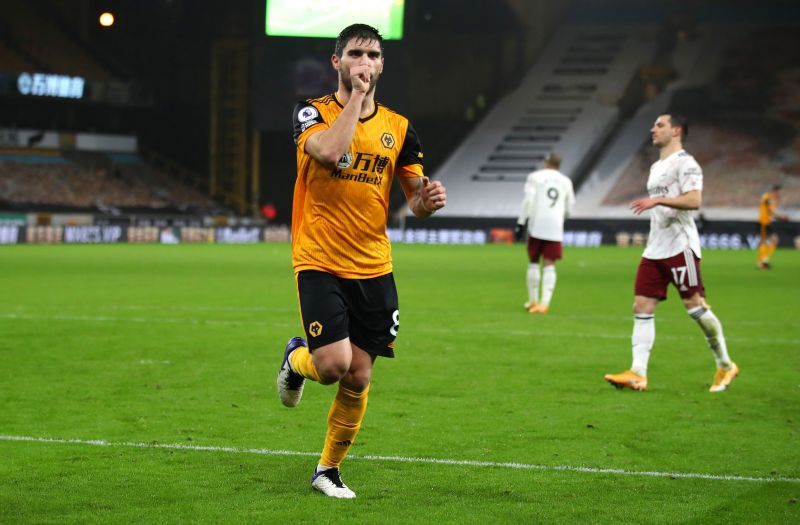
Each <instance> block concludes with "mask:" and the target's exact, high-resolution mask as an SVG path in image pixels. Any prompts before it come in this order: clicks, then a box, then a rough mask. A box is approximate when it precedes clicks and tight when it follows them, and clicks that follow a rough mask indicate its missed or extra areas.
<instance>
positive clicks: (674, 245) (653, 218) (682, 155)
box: [643, 150, 703, 259]
mask: <svg viewBox="0 0 800 525" xmlns="http://www.w3.org/2000/svg"><path fill="white" fill-rule="evenodd" d="M702 189H703V170H701V169H700V165H699V164H698V163H697V161H696V160H694V157H692V156H691V155H689V154H688V153H686V152H685V151H684V150H680V151H676V152H675V153H673V154H672V155H670V156H669V157H667V158H666V159H664V160H658V161H656V162H654V163H653V165H652V166H651V167H650V177H649V178H648V179H647V193H648V194H649V195H650V197H678V196H680V195H683V194H684V193H688V192H690V191H694V190H702ZM687 246H688V247H689V248H691V250H692V251H693V252H694V254H695V255H697V257H698V258H700V257H701V255H700V236H699V235H698V233H697V226H696V225H695V223H694V216H693V211H692V210H678V209H675V208H669V207H667V206H655V207H654V208H651V209H650V237H648V239H647V246H646V247H645V249H644V254H643V256H644V257H646V258H648V259H667V258H669V257H672V256H673V255H677V254H679V253H681V252H683V251H684V250H686V247H687Z"/></svg>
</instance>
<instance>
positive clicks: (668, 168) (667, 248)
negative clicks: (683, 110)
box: [605, 114, 739, 392]
mask: <svg viewBox="0 0 800 525" xmlns="http://www.w3.org/2000/svg"><path fill="white" fill-rule="evenodd" d="M650 134H651V136H652V140H653V145H654V146H657V147H658V148H659V150H660V154H659V160H658V161H656V162H655V163H653V165H652V166H651V167H650V178H649V179H648V180H647V193H648V194H649V195H650V196H649V197H647V198H645V199H637V200H635V201H633V202H631V204H630V207H631V209H632V210H633V213H634V214H636V215H639V214H641V213H642V212H644V211H646V210H650V236H649V237H648V239H647V246H646V247H645V250H644V254H643V255H642V260H641V262H640V263H639V270H638V271H637V273H636V285H635V292H634V294H635V297H634V303H633V336H632V338H631V342H632V346H633V364H632V365H631V368H630V370H626V371H625V372H622V373H620V374H606V376H605V380H606V381H608V382H609V383H611V384H612V385H613V386H615V387H617V388H630V389H632V390H639V391H642V390H646V389H647V362H648V360H649V359H650V350H651V349H652V348H653V342H654V341H655V336H656V330H655V311H656V306H657V305H658V302H659V301H663V300H665V299H666V298H667V287H668V285H669V284H670V283H672V284H673V285H674V286H675V288H677V289H678V293H679V294H680V296H681V299H682V300H683V304H684V306H685V307H686V312H687V313H688V314H689V316H691V318H692V319H694V320H695V321H696V322H697V324H698V325H699V326H700V328H701V329H702V330H703V333H704V334H705V336H706V341H708V346H709V347H710V348H711V351H712V352H713V354H714V358H715V360H716V362H717V372H716V374H715V375H714V380H713V382H712V384H711V388H710V389H709V390H710V391H711V392H722V391H723V390H725V389H727V388H728V386H729V385H730V383H731V381H733V379H734V378H735V377H736V376H737V375H738V374H739V367H737V366H736V363H734V362H733V361H731V359H730V357H729V356H728V349H727V346H726V344H725V336H724V335H723V333H722V325H721V324H720V322H719V319H717V317H716V316H715V315H714V313H713V312H712V311H711V307H710V306H709V305H708V304H706V302H705V288H704V287H703V280H702V278H701V276H700V257H701V254H700V237H699V235H698V233H697V226H696V225H695V223H694V218H693V217H692V210H697V209H699V208H700V204H701V203H702V191H703V171H702V170H701V169H700V165H699V164H697V161H695V160H694V157H692V156H691V155H689V154H688V153H686V151H684V150H683V138H684V137H686V136H687V135H688V134H689V127H688V125H687V123H686V119H684V118H683V117H680V116H677V115H669V114H667V115H661V116H659V117H658V119H656V122H655V124H654V125H653V128H652V129H651V130H650Z"/></svg>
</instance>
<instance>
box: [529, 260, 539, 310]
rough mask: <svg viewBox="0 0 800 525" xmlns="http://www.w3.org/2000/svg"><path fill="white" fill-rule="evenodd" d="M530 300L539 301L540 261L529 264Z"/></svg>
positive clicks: (534, 302)
mask: <svg viewBox="0 0 800 525" xmlns="http://www.w3.org/2000/svg"><path fill="white" fill-rule="evenodd" d="M528 302H529V303H531V304H536V303H538V302H539V263H530V264H529V265H528Z"/></svg>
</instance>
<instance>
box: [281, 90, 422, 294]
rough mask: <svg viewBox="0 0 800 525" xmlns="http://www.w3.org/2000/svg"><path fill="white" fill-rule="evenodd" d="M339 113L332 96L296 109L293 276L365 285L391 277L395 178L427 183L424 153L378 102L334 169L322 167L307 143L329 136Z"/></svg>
mask: <svg viewBox="0 0 800 525" xmlns="http://www.w3.org/2000/svg"><path fill="white" fill-rule="evenodd" d="M342 109H343V107H342V104H341V103H340V102H339V101H338V100H337V99H336V95H335V94H331V95H327V96H324V97H321V98H317V99H311V100H307V101H305V102H301V103H299V104H297V106H295V109H294V141H295V144H296V145H297V181H296V182H295V186H294V201H293V205H292V264H293V265H294V270H295V272H300V271H302V270H319V271H324V272H328V273H331V274H333V275H336V276H338V277H342V278H346V279H367V278H371V277H378V276H381V275H385V274H387V273H389V272H391V271H392V254H391V246H390V244H389V239H388V237H387V235H386V221H387V216H388V212H389V190H390V189H391V186H392V180H393V179H394V177H395V175H396V176H398V177H422V175H423V172H422V149H421V146H420V143H419V139H418V138H417V134H416V132H415V131H414V129H413V128H412V127H411V125H410V124H409V122H408V119H406V118H405V117H403V116H402V115H399V114H398V113H395V112H394V111H392V110H391V109H389V108H387V107H386V106H383V105H381V104H379V103H377V102H376V103H375V111H374V112H373V113H372V114H371V115H368V116H366V117H364V118H361V119H360V120H359V122H358V124H357V125H356V131H355V135H354V137H353V141H352V143H351V144H350V147H349V149H348V150H347V152H346V153H345V154H344V155H343V156H342V158H341V159H340V160H339V162H338V164H337V166H336V168H334V169H331V168H328V167H325V166H324V165H322V164H320V163H319V162H317V161H316V160H314V159H313V158H312V157H311V156H310V155H308V154H307V153H306V152H305V142H306V140H308V137H310V136H311V135H313V134H314V133H317V132H320V131H323V130H325V129H328V127H329V126H330V125H331V124H333V121H335V120H336V118H337V117H338V116H339V114H340V113H341V112H342Z"/></svg>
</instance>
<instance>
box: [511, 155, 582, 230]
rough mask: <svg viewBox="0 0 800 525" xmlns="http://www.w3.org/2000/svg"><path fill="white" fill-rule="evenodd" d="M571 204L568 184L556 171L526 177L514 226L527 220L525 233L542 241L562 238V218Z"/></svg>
mask: <svg viewBox="0 0 800 525" xmlns="http://www.w3.org/2000/svg"><path fill="white" fill-rule="evenodd" d="M573 204H575V193H574V191H573V189H572V181H571V180H570V178H569V177H567V176H566V175H564V174H563V173H561V172H560V171H557V170H553V169H543V170H538V171H534V172H533V173H531V174H530V175H528V180H527V181H526V182H525V198H524V199H523V201H522V211H521V212H520V214H519V218H518V219H517V223H518V224H525V221H528V234H529V235H530V236H531V237H535V238H536V239H542V240H544V241H559V242H561V241H562V240H563V239H564V219H565V218H566V217H568V216H569V214H570V212H571V211H572V205H573Z"/></svg>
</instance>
